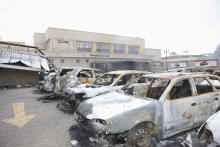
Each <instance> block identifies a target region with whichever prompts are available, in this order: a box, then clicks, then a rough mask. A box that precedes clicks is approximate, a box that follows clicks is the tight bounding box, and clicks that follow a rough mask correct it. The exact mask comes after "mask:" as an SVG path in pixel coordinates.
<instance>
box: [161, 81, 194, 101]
mask: <svg viewBox="0 0 220 147" xmlns="http://www.w3.org/2000/svg"><path fill="white" fill-rule="evenodd" d="M185 79H187V80H188V82H189V84H190V88H191V92H192V95H191V96H187V97H182V98H178V99H170V97H169V95H170V92H171V90H172V89H173V87H174V86H175V84H176V83H177V82H178V81H180V80H185ZM170 84H171V88H170V89H169V90H168V92H167V94H166V98H165V101H176V100H181V99H186V98H190V97H194V96H195V89H194V85H193V83H192V79H191V78H190V77H185V78H181V79H177V80H175V81H174V82H173V83H170Z"/></svg>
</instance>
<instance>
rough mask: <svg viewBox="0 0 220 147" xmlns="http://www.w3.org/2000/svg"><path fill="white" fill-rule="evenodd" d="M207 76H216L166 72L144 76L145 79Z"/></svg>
mask: <svg viewBox="0 0 220 147" xmlns="http://www.w3.org/2000/svg"><path fill="white" fill-rule="evenodd" d="M205 76H214V75H211V74H208V73H180V72H165V73H155V74H148V75H144V77H151V78H170V79H173V78H178V77H205Z"/></svg>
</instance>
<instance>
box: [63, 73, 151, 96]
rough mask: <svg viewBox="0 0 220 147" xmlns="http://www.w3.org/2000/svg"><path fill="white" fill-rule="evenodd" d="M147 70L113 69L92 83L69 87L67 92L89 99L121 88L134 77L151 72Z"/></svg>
mask: <svg viewBox="0 0 220 147" xmlns="http://www.w3.org/2000/svg"><path fill="white" fill-rule="evenodd" d="M149 73H150V72H146V71H136V70H119V71H111V72H108V73H106V74H104V75H102V76H100V77H98V78H97V79H96V80H95V81H94V82H93V83H92V84H81V85H78V86H76V87H73V88H69V89H67V93H68V94H69V95H72V96H73V98H76V97H75V96H77V95H80V97H79V98H81V99H87V98H91V97H94V96H97V95H101V94H104V93H108V92H111V91H115V90H119V89H121V88H123V86H124V85H125V84H126V83H127V82H128V81H129V80H130V79H132V78H134V77H136V76H138V75H139V76H140V75H143V74H149Z"/></svg>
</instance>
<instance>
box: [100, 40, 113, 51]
mask: <svg viewBox="0 0 220 147" xmlns="http://www.w3.org/2000/svg"><path fill="white" fill-rule="evenodd" d="M111 47H112V45H111V43H107V42H96V52H98V53H110V52H111Z"/></svg>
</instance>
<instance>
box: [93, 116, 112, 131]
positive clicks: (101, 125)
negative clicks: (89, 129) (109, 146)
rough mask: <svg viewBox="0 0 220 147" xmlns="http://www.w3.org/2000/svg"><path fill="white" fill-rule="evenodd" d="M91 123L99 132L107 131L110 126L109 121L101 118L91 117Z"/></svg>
mask: <svg viewBox="0 0 220 147" xmlns="http://www.w3.org/2000/svg"><path fill="white" fill-rule="evenodd" d="M91 125H92V126H93V128H94V129H95V130H97V131H98V132H99V133H101V132H106V133H108V130H109V129H110V128H111V125H110V123H109V122H108V121H105V120H102V119H93V120H91Z"/></svg>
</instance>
